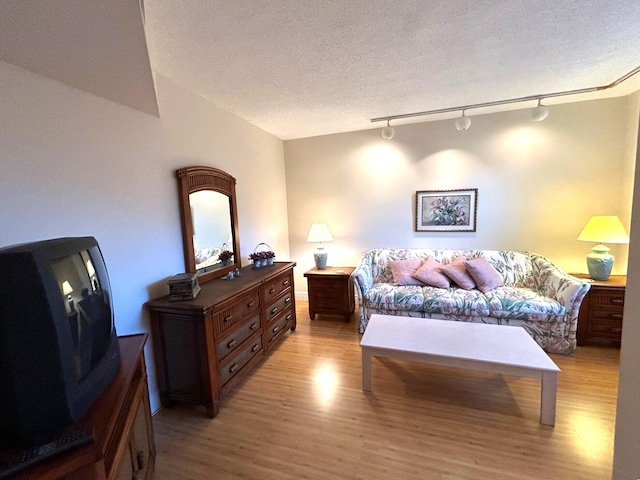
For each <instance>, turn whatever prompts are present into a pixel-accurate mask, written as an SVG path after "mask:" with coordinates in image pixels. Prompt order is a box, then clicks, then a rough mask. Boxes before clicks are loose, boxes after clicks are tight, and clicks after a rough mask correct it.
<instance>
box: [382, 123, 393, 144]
mask: <svg viewBox="0 0 640 480" xmlns="http://www.w3.org/2000/svg"><path fill="white" fill-rule="evenodd" d="M389 121H390V120H387V126H386V127H384V128H383V129H382V138H386V139H387V140H391V139H392V138H393V136H394V135H395V134H396V131H395V130H394V128H393V127H392V126H391V125H389Z"/></svg>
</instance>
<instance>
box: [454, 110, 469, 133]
mask: <svg viewBox="0 0 640 480" xmlns="http://www.w3.org/2000/svg"><path fill="white" fill-rule="evenodd" d="M470 126H471V119H470V118H469V117H467V116H465V114H464V110H462V116H461V117H460V118H458V119H457V120H456V130H469V127H470Z"/></svg>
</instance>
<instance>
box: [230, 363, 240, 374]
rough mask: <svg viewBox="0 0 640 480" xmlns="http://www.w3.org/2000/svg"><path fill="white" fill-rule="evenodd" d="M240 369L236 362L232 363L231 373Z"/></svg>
mask: <svg viewBox="0 0 640 480" xmlns="http://www.w3.org/2000/svg"><path fill="white" fill-rule="evenodd" d="M237 369H238V364H237V363H234V364H233V365H231V367H230V368H229V373H233V372H235V371H236V370H237Z"/></svg>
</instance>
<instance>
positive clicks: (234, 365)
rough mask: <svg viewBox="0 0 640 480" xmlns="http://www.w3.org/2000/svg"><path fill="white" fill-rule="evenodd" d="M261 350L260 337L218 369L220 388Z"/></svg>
mask: <svg viewBox="0 0 640 480" xmlns="http://www.w3.org/2000/svg"><path fill="white" fill-rule="evenodd" d="M261 350H262V335H260V336H258V337H256V338H255V339H254V340H253V341H252V342H250V343H249V344H248V345H247V346H246V347H244V349H243V350H242V351H241V352H240V353H239V354H238V355H236V356H235V357H234V358H233V359H232V360H231V361H229V362H227V363H225V364H224V365H222V366H221V367H220V370H219V371H218V372H219V374H220V386H221V387H222V386H223V385H224V384H225V383H227V382H228V381H229V380H231V379H232V378H233V377H234V376H236V375H237V374H238V373H240V371H242V367H244V366H245V365H246V364H247V363H249V360H251V359H252V358H253V357H255V356H256V355H257V354H258V353H259V352H260V351H261Z"/></svg>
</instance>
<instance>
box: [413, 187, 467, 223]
mask: <svg viewBox="0 0 640 480" xmlns="http://www.w3.org/2000/svg"><path fill="white" fill-rule="evenodd" d="M477 212H478V189H477V188H467V189H465V190H423V191H417V192H416V212H415V213H416V216H415V225H414V227H415V231H416V232H475V231H476V216H477Z"/></svg>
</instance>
